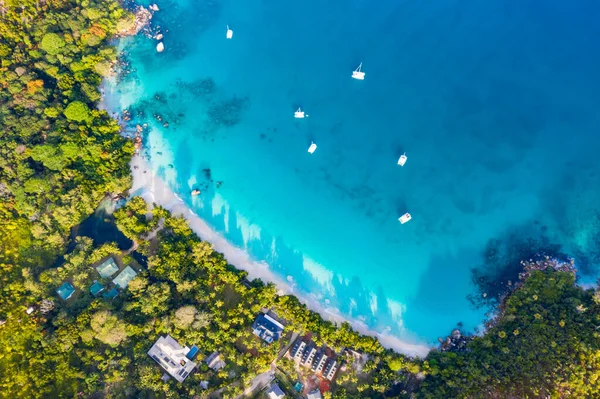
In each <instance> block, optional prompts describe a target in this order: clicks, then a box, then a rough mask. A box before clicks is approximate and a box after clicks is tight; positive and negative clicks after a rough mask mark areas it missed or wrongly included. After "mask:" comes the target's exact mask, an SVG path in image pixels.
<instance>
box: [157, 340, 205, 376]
mask: <svg viewBox="0 0 600 399" xmlns="http://www.w3.org/2000/svg"><path fill="white" fill-rule="evenodd" d="M197 353H198V348H197V347H196V346H195V345H194V346H192V348H188V347H187V346H181V345H179V343H178V342H177V341H175V340H174V339H173V338H172V337H171V336H170V335H167V336H166V337H160V338H158V341H156V342H155V343H154V345H152V348H150V350H149V351H148V355H149V356H150V357H151V358H152V359H154V360H155V361H156V363H158V364H159V365H160V366H161V367H162V368H163V369H164V370H165V371H166V372H167V373H168V374H169V375H170V376H171V377H173V378H175V379H176V380H177V381H179V382H183V380H185V379H186V377H187V376H188V375H189V374H190V373H191V372H192V370H194V368H195V367H196V363H194V362H193V361H192V359H193V358H194V356H196V354H197Z"/></svg>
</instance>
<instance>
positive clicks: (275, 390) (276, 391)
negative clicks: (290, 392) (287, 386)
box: [267, 384, 285, 399]
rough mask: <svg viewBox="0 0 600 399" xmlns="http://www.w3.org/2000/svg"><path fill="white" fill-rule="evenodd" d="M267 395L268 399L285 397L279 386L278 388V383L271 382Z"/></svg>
mask: <svg viewBox="0 0 600 399" xmlns="http://www.w3.org/2000/svg"><path fill="white" fill-rule="evenodd" d="M267 397H268V398H269V399H283V398H285V394H284V393H283V391H282V390H281V388H279V385H277V384H273V385H271V388H269V390H268V391H267Z"/></svg>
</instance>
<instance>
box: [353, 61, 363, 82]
mask: <svg viewBox="0 0 600 399" xmlns="http://www.w3.org/2000/svg"><path fill="white" fill-rule="evenodd" d="M352 78H353V79H358V80H365V73H364V72H363V71H362V62H361V63H360V65H359V66H358V68H356V69H355V70H354V71H352Z"/></svg>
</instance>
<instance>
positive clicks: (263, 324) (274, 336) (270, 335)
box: [252, 313, 284, 344]
mask: <svg viewBox="0 0 600 399" xmlns="http://www.w3.org/2000/svg"><path fill="white" fill-rule="evenodd" d="M283 329H284V327H283V324H281V323H280V322H278V321H277V320H275V319H274V318H272V317H271V316H269V315H268V314H265V313H261V314H260V315H259V316H258V317H257V318H256V320H254V324H252V332H253V333H254V335H256V336H257V337H260V338H261V339H263V340H264V341H266V342H268V343H269V344H270V343H272V342H273V341H277V340H278V339H279V338H281V334H282V333H283Z"/></svg>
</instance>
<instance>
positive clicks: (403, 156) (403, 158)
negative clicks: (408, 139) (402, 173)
mask: <svg viewBox="0 0 600 399" xmlns="http://www.w3.org/2000/svg"><path fill="white" fill-rule="evenodd" d="M407 159H408V157H407V156H406V153H404V154H402V155H400V159H398V165H400V166H404V164H405V163H406V160H407Z"/></svg>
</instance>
